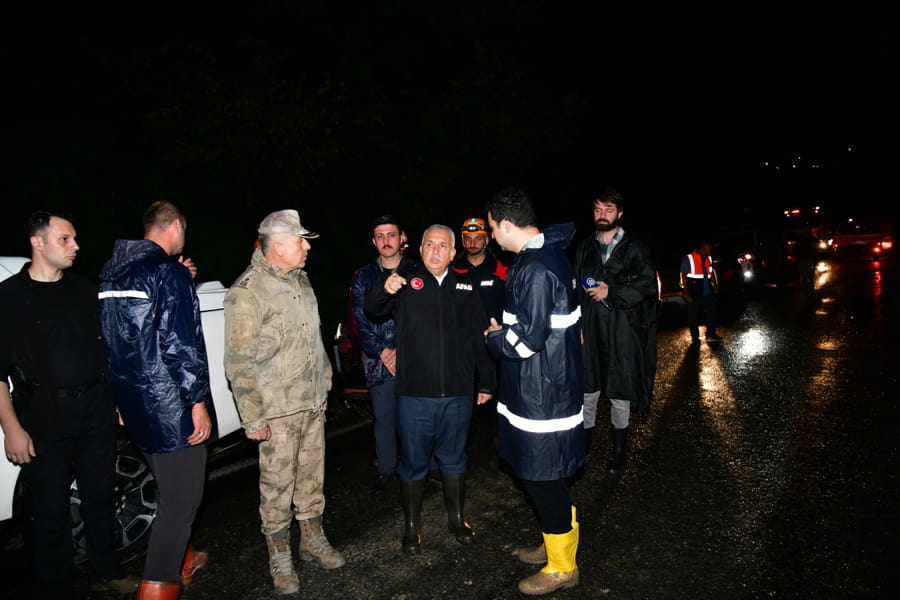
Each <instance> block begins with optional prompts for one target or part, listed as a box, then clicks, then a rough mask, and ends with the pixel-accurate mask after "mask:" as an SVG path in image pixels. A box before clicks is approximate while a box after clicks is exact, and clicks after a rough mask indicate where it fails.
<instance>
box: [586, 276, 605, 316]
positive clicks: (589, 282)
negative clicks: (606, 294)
mask: <svg viewBox="0 0 900 600" xmlns="http://www.w3.org/2000/svg"><path fill="white" fill-rule="evenodd" d="M598 285H600V284H599V283H597V280H596V279H594V276H593V275H587V276H585V277H582V278H581V287H583V288H584V289H585V291H587V290H589V289H591V288H595V287H597V286H598ZM600 303H601V304H602V305H603V306H605V307H606V309H607V310H612V308H610V307H609V303H608V302H607V301H606V299H603V300H600Z"/></svg>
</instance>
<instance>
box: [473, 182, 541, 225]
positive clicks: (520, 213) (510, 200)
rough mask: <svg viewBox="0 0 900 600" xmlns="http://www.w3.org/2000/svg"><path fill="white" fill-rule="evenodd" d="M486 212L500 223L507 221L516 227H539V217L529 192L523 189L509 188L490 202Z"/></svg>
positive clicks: (498, 193) (501, 191) (497, 194)
mask: <svg viewBox="0 0 900 600" xmlns="http://www.w3.org/2000/svg"><path fill="white" fill-rule="evenodd" d="M484 209H485V212H487V213H489V214H490V216H491V218H492V219H493V220H494V221H496V222H497V223H499V222H500V221H502V220H503V219H506V220H507V221H509V222H510V223H512V224H513V225H515V226H516V227H537V215H536V214H535V210H534V205H533V204H532V202H531V197H530V196H529V195H528V192H526V191H525V190H523V189H522V188H517V187H508V188H505V189H502V190H500V191H499V192H497V193H496V194H494V197H493V198H491V199H490V200H488V203H487V204H486V205H485V207H484Z"/></svg>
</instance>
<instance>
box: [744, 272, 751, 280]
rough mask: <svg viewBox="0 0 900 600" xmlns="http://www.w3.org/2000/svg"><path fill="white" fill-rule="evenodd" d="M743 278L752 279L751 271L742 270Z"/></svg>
mask: <svg viewBox="0 0 900 600" xmlns="http://www.w3.org/2000/svg"><path fill="white" fill-rule="evenodd" d="M744 279H753V271H744Z"/></svg>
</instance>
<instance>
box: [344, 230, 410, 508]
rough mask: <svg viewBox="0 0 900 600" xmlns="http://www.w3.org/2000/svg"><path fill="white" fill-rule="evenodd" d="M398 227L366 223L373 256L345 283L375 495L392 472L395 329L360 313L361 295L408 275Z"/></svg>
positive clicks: (407, 260) (394, 463)
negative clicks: (369, 431)
mask: <svg viewBox="0 0 900 600" xmlns="http://www.w3.org/2000/svg"><path fill="white" fill-rule="evenodd" d="M400 235H401V234H400V226H399V225H398V224H397V220H396V219H395V218H394V217H393V216H392V215H381V216H379V217H376V218H375V220H374V221H373V222H372V244H373V245H374V246H375V249H376V250H377V251H378V256H377V257H376V258H375V259H374V260H372V261H370V262H368V263H366V264H365V265H363V266H362V267H360V268H359V269H357V270H356V272H355V273H354V274H353V279H352V280H351V281H350V310H351V311H352V314H353V320H354V321H355V323H356V326H357V327H358V328H359V343H360V345H361V346H362V362H363V369H364V370H365V375H366V385H367V386H368V387H369V395H370V396H371V399H372V415H373V416H374V420H375V423H374V434H375V457H376V459H377V463H378V464H377V465H376V469H377V474H376V477H375V485H374V486H373V487H372V493H373V494H376V495H380V494H382V493H383V492H384V490H385V488H387V487H388V485H390V484H391V483H392V482H393V481H394V477H395V475H396V471H397V428H396V426H395V423H396V420H397V417H396V409H397V399H396V396H395V389H394V384H395V381H394V375H395V373H396V371H397V346H396V341H395V338H396V328H395V326H394V320H393V319H391V318H380V319H379V318H375V317H372V316H371V315H369V314H367V313H366V311H365V310H364V309H363V303H364V302H365V299H366V294H367V293H369V290H371V289H372V288H373V287H375V286H381V285H382V284H383V283H384V279H385V277H387V276H388V275H390V274H391V273H400V274H401V275H402V274H404V273H406V272H407V271H409V270H410V269H411V268H412V267H413V265H415V261H414V260H412V259H411V258H407V257H406V256H404V255H403V253H402V252H401V251H400V244H401V238H400Z"/></svg>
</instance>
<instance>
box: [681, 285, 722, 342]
mask: <svg viewBox="0 0 900 600" xmlns="http://www.w3.org/2000/svg"><path fill="white" fill-rule="evenodd" d="M716 300H717V298H716V296H715V295H713V294H710V295H709V296H691V299H690V301H689V302H688V307H687V309H688V329H689V330H690V332H691V338H692V339H695V340H697V339H700V308H701V307H702V308H703V316H704V318H705V321H706V335H713V334H715V333H716Z"/></svg>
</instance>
